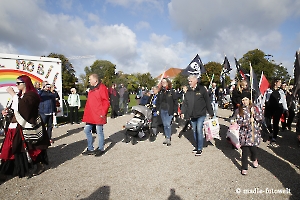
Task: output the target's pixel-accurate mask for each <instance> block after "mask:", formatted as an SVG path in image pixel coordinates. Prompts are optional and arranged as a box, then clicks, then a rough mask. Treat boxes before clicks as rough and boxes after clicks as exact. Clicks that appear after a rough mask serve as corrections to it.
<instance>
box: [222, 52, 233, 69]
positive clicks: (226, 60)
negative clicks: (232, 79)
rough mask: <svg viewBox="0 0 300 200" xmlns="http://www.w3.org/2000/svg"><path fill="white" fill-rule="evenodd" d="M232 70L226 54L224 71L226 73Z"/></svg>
mask: <svg viewBox="0 0 300 200" xmlns="http://www.w3.org/2000/svg"><path fill="white" fill-rule="evenodd" d="M231 70H232V69H231V67H230V63H229V61H228V59H227V57H226V56H225V59H224V62H223V72H224V73H228V72H230V71H231Z"/></svg>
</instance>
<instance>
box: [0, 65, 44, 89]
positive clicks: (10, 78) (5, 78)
mask: <svg viewBox="0 0 300 200" xmlns="http://www.w3.org/2000/svg"><path fill="white" fill-rule="evenodd" d="M21 75H27V76H29V77H30V78H31V81H32V83H33V84H34V83H35V82H43V80H42V79H41V78H39V77H37V76H35V75H33V74H32V73H28V72H25V71H20V70H14V69H3V68H2V69H1V68H0V88H1V87H7V86H16V79H17V78H18V77H19V76H21Z"/></svg>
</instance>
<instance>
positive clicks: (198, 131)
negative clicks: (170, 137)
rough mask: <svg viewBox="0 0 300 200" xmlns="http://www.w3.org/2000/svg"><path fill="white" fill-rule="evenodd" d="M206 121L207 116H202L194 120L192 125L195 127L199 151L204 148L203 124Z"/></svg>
mask: <svg viewBox="0 0 300 200" xmlns="http://www.w3.org/2000/svg"><path fill="white" fill-rule="evenodd" d="M204 120H205V116H201V117H199V118H192V119H191V124H192V127H193V132H194V138H195V142H196V148H197V150H198V151H199V150H202V148H203V130H202V128H203V122H204Z"/></svg>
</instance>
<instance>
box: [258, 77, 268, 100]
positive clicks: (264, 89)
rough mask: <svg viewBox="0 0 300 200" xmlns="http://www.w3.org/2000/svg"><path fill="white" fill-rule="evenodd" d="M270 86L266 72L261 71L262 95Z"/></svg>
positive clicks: (260, 87)
mask: <svg viewBox="0 0 300 200" xmlns="http://www.w3.org/2000/svg"><path fill="white" fill-rule="evenodd" d="M269 87H270V84H269V81H268V80H267V78H266V77H265V75H264V73H263V72H261V77H260V81H259V90H260V93H261V95H264V94H265V92H266V90H267V89H268V88H269Z"/></svg>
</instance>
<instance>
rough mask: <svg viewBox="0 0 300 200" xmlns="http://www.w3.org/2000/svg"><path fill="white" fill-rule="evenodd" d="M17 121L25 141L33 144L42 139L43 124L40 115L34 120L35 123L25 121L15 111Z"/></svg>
mask: <svg viewBox="0 0 300 200" xmlns="http://www.w3.org/2000/svg"><path fill="white" fill-rule="evenodd" d="M15 116H16V120H17V122H18V123H19V124H20V125H21V126H22V130H23V136H24V139H25V141H26V142H29V143H32V144H35V143H37V142H39V141H41V140H42V139H43V125H42V119H41V116H38V117H37V118H36V120H35V124H31V123H29V122H27V121H26V120H25V119H24V118H23V117H22V116H21V115H20V113H19V112H18V111H17V112H15Z"/></svg>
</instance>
